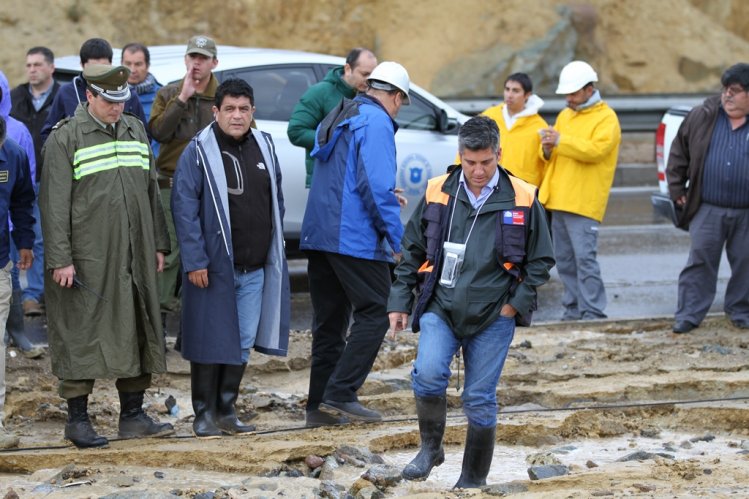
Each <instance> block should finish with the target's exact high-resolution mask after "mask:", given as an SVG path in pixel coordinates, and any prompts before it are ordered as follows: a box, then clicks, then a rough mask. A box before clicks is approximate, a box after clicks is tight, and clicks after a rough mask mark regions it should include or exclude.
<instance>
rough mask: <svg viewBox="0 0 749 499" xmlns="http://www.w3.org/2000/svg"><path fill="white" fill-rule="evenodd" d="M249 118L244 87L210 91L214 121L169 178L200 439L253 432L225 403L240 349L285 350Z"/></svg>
mask: <svg viewBox="0 0 749 499" xmlns="http://www.w3.org/2000/svg"><path fill="white" fill-rule="evenodd" d="M254 112H255V98H254V94H253V91H252V87H250V85H249V84H247V82H245V81H244V80H239V79H229V80H226V81H225V82H223V83H222V84H221V85H219V86H218V88H217V89H216V98H215V104H214V107H213V113H214V115H215V117H216V121H215V122H214V123H213V124H211V125H210V126H208V127H206V128H205V129H203V130H202V131H201V132H200V133H199V134H198V135H197V137H196V138H195V139H194V140H192V141H191V142H190V144H189V145H188V146H187V148H186V149H185V150H184V152H183V153H182V155H181V156H180V159H179V163H178V165H177V171H176V172H175V175H174V188H173V190H172V212H173V213H174V226H175V229H176V231H177V239H178V241H179V245H180V250H181V252H180V255H181V258H182V269H183V274H182V301H183V303H182V356H183V357H184V358H185V359H187V360H189V361H190V375H191V381H192V404H193V409H194V411H195V419H194V420H193V425H192V427H193V432H194V433H195V435H196V436H197V437H200V438H215V437H219V436H221V435H222V434H228V435H233V434H241V433H248V432H251V431H254V430H255V427H254V426H253V425H244V424H242V422H240V421H239V419H237V413H236V410H235V407H234V406H235V403H236V400H237V397H238V394H239V387H240V384H241V382H242V376H243V374H244V370H245V366H246V365H247V361H248V360H249V357H250V349H252V348H255V350H257V351H259V352H263V353H266V354H271V355H286V351H287V348H288V341H289V309H290V301H289V300H290V298H289V281H288V270H287V266H286V256H285V253H284V242H283V215H284V205H283V191H282V189H281V169H280V167H279V165H278V158H277V157H276V152H275V146H274V145H273V140H272V139H271V136H270V135H269V134H267V133H265V132H261V131H258V130H257V129H253V128H250V124H251V123H252V115H253V113H254Z"/></svg>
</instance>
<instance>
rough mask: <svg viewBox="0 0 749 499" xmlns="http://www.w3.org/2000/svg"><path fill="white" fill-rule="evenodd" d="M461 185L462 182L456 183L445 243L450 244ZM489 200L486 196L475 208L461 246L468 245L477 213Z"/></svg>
mask: <svg viewBox="0 0 749 499" xmlns="http://www.w3.org/2000/svg"><path fill="white" fill-rule="evenodd" d="M462 185H463V182H458V188H457V189H456V191H455V201H453V209H452V211H451V212H450V224H449V225H448V227H447V242H450V233H451V232H452V230H453V217H454V216H455V205H457V204H458V193H459V192H460V188H461V186H462ZM488 199H489V196H486V197H485V198H484V200H483V201H481V204H480V205H479V206H478V208H476V216H475V217H473V223H471V228H470V229H468V235H467V236H466V240H465V242H464V243H463V245H465V246H467V245H468V239H469V238H470V237H471V233H472V232H473V226H474V225H476V220H477V219H478V218H479V213H481V208H483V207H484V203H486V201H487V200H488Z"/></svg>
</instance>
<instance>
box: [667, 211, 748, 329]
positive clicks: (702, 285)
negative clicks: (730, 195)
mask: <svg viewBox="0 0 749 499" xmlns="http://www.w3.org/2000/svg"><path fill="white" fill-rule="evenodd" d="M689 237H690V239H691V240H692V244H691V246H690V248H689V259H688V260H687V264H686V266H685V267H684V269H683V270H682V271H681V274H680V275H679V301H678V305H677V309H676V320H677V321H689V322H691V323H692V324H700V323H701V322H702V320H703V319H704V318H705V316H706V315H707V313H708V311H709V310H710V306H711V305H712V304H713V301H714V300H715V293H716V290H717V285H718V267H719V266H720V258H721V255H722V253H723V248H724V247H725V249H726V256H727V257H728V263H729V265H730V266H731V278H730V279H729V280H728V285H727V286H726V296H725V300H724V303H723V307H724V310H725V312H726V314H727V315H728V316H729V317H730V318H731V319H733V320H739V321H746V320H749V209H747V208H723V207H720V206H715V205H711V204H707V203H703V204H702V205H701V206H700V208H699V210H697V213H696V214H695V215H694V218H693V219H692V220H691V221H690V222H689Z"/></svg>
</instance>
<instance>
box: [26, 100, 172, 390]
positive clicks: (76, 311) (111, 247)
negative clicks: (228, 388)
mask: <svg viewBox="0 0 749 499" xmlns="http://www.w3.org/2000/svg"><path fill="white" fill-rule="evenodd" d="M43 155H44V171H43V173H42V180H41V184H40V193H39V209H40V211H41V217H42V234H43V237H44V256H45V269H46V270H47V271H46V272H45V283H44V288H45V300H46V305H47V318H48V327H49V329H48V337H49V347H50V352H51V357H52V372H53V373H54V374H55V376H57V377H58V378H60V379H65V380H77V379H97V378H130V377H135V376H140V375H141V374H145V373H156V372H163V371H164V370H165V368H166V362H165V358H164V337H163V334H162V331H161V320H160V314H159V299H158V288H157V286H156V251H157V250H158V251H161V252H165V253H168V252H169V238H168V235H167V231H166V220H165V217H164V211H163V208H162V205H161V199H160V197H159V188H158V185H157V183H156V170H155V168H154V160H153V155H152V153H151V150H150V148H149V146H148V138H147V137H146V132H145V129H144V128H143V125H142V123H140V122H139V121H138V120H137V118H135V117H133V116H130V115H126V114H123V115H122V117H121V118H120V121H119V122H118V123H117V128H116V137H114V136H113V135H112V134H111V132H108V131H105V130H104V128H103V127H102V126H101V125H100V124H99V123H97V122H96V121H95V120H94V119H93V118H92V117H91V115H90V114H89V112H88V106H87V105H82V106H78V109H76V112H75V115H74V117H73V118H70V119H68V120H66V121H63V122H61V123H60V124H58V125H57V126H56V127H55V129H54V130H53V132H52V134H51V135H50V137H49V139H48V140H47V142H46V143H45V145H44V150H43ZM71 264H72V265H74V267H75V272H76V277H78V278H79V279H80V281H82V282H83V283H84V284H85V285H86V286H87V288H88V289H84V288H82V287H80V286H79V287H73V288H63V287H61V286H60V285H58V284H57V283H55V282H54V281H53V280H52V270H53V269H56V268H61V267H66V266H68V265H71ZM97 294H98V295H100V296H101V297H98V296H97Z"/></svg>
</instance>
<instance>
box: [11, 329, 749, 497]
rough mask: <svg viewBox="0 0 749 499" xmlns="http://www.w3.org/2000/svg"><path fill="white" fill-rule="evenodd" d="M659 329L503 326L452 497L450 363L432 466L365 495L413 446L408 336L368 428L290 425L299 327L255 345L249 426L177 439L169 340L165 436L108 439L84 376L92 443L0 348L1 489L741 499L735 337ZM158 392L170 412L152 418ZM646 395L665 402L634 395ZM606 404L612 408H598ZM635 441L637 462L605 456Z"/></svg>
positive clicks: (377, 392)
mask: <svg viewBox="0 0 749 499" xmlns="http://www.w3.org/2000/svg"><path fill="white" fill-rule="evenodd" d="M670 326H671V322H670V320H665V319H663V320H649V321H628V322H627V321H617V322H589V323H565V324H548V325H542V326H536V327H533V328H529V329H519V330H518V331H517V333H516V337H515V341H514V342H513V347H512V349H511V351H510V354H509V357H508V359H507V364H506V367H505V370H504V373H503V376H502V379H501V382H500V386H499V387H498V394H499V397H500V399H501V403H502V410H503V414H500V415H499V416H498V423H499V426H498V431H497V451H496V452H495V458H494V462H493V465H492V470H491V472H490V475H489V478H488V482H489V484H490V487H489V488H487V489H484V490H483V491H479V490H472V491H451V490H450V489H451V486H452V484H453V483H455V481H456V480H457V476H458V474H459V472H460V461H461V455H462V443H463V439H464V436H465V424H466V423H465V419H464V418H463V417H462V413H461V409H460V396H459V395H460V393H459V392H458V391H457V389H456V388H455V386H456V384H457V382H458V379H457V376H456V374H455V369H454V373H453V378H454V379H453V381H452V382H451V387H450V389H449V392H448V400H449V407H450V409H449V419H448V430H447V433H446V444H447V447H446V452H447V461H446V462H445V464H444V465H442V466H441V467H439V468H435V470H434V471H433V473H432V476H431V477H430V478H429V479H428V480H426V481H424V482H400V483H395V484H390V485H385V484H384V483H385V482H384V481H378V480H375V479H374V478H372V480H373V481H375V482H377V484H378V485H379V486H380V488H379V489H378V488H376V487H372V484H371V482H367V481H363V480H362V479H360V476H361V475H362V474H364V473H365V472H366V471H367V470H369V469H371V468H373V467H374V468H375V469H378V470H379V471H380V472H382V473H384V474H385V475H387V474H388V470H392V469H394V468H400V467H402V466H403V465H404V464H405V463H406V462H408V460H409V459H410V458H411V457H412V456H413V455H414V453H415V452H416V448H417V447H416V446H417V443H418V430H417V424H416V421H415V417H414V413H415V409H414V403H413V396H412V393H411V390H410V386H409V371H410V363H411V361H412V360H413V358H414V357H415V353H416V344H417V335H414V334H409V333H405V334H402V335H401V336H400V337H399V338H398V339H397V341H395V342H386V343H385V344H384V345H383V347H382V348H381V351H380V355H379V357H378V360H377V363H376V366H375V369H374V371H373V373H372V374H371V375H370V377H369V379H368V380H367V382H366V384H365V386H364V387H363V389H362V390H361V399H362V401H363V402H365V403H366V404H367V405H369V406H371V407H373V408H376V409H378V410H380V411H382V412H383V414H384V415H385V417H386V421H384V422H383V423H379V424H359V425H349V426H342V427H335V428H330V427H329V428H318V429H305V428H304V409H303V407H304V401H305V400H304V399H305V394H306V388H307V382H308V375H309V369H308V367H309V344H310V334H309V332H308V331H297V332H295V333H293V335H292V342H291V347H290V353H289V356H288V357H287V358H276V357H266V356H263V355H260V354H255V353H253V356H252V360H251V363H250V366H249V368H248V370H247V372H246V374H245V378H244V383H243V386H242V393H241V396H240V402H239V404H238V406H239V409H240V413H241V417H243V418H245V419H252V423H254V424H256V425H257V427H258V432H257V433H256V434H253V435H250V436H246V437H225V438H222V439H219V440H209V441H205V440H197V439H195V438H193V437H192V435H191V423H192V408H191V404H190V394H189V386H190V378H189V365H188V364H187V363H186V362H184V361H183V360H182V359H181V358H180V356H179V354H177V353H176V352H174V350H173V349H172V348H171V347H170V350H169V352H168V365H169V372H168V373H166V374H163V375H159V376H157V377H156V379H155V382H154V387H155V388H154V389H152V390H149V392H148V393H147V397H146V402H147V404H148V409H147V410H148V412H149V413H150V414H152V415H155V416H158V417H159V418H160V419H161V420H162V421H169V422H171V423H173V424H174V425H175V427H176V430H177V436H176V437H172V438H164V439H151V440H128V441H117V440H116V439H115V438H114V437H115V436H116V434H117V427H116V420H117V415H118V411H119V405H118V401H117V393H116V391H115V389H114V386H113V383H112V382H111V381H100V382H97V386H96V388H95V393H94V395H93V396H92V398H91V404H90V409H91V413H92V415H93V421H94V425H95V427H96V428H97V429H98V430H99V432H100V433H102V434H104V435H106V436H108V437H111V439H112V442H111V444H110V446H109V447H108V448H105V449H96V450H77V449H75V448H74V447H72V446H70V445H69V444H67V443H66V442H65V441H64V440H63V439H62V431H63V426H64V421H65V411H66V406H65V404H64V402H63V401H62V400H61V399H59V398H58V396H57V393H56V380H55V378H54V377H53V376H52V375H51V374H50V372H49V361H48V359H46V358H45V359H43V360H41V361H39V360H29V359H25V358H23V357H22V356H20V355H15V356H10V357H9V358H8V376H7V378H8V399H7V402H6V413H7V422H6V426H8V427H9V428H11V429H12V430H13V431H15V432H16V434H18V435H20V436H21V448H20V449H18V450H15V451H12V452H0V497H2V496H5V497H14V495H13V492H15V493H16V494H17V495H18V496H19V497H101V496H109V497H118V498H124V497H175V496H181V497H199V498H201V499H204V498H210V497H294V498H296V497H310V498H311V497H346V494H347V493H350V494H351V496H354V497H367V498H370V497H420V498H426V497H490V496H497V495H502V494H512V495H514V496H517V497H597V496H615V497H621V496H639V497H702V496H711V497H729V496H731V497H746V496H747V495H749V478H748V477H749V455H748V454H747V453H749V450H747V449H749V403H747V399H749V332H747V331H745V330H744V331H741V330H738V329H736V328H734V327H733V326H732V325H731V324H730V322H728V321H727V320H726V319H725V318H724V317H722V316H721V317H710V318H709V319H708V320H707V321H706V322H705V323H704V324H703V326H702V327H700V328H699V329H697V330H695V332H694V333H693V334H689V335H680V336H677V335H674V334H672V333H671V332H670ZM11 353H13V352H11ZM461 375H462V374H461ZM169 396H172V397H174V398H175V399H176V402H177V406H178V408H179V413H178V414H177V415H176V416H172V415H170V414H168V413H167V409H166V404H165V401H166V399H167V397H169ZM727 399H734V400H727ZM700 400H702V401H703V402H695V401H700ZM705 400H709V401H705ZM656 401H657V402H674V403H665V404H664V403H661V404H658V405H639V404H641V403H647V402H656ZM679 401H682V402H683V401H691V402H690V403H676V402H679ZM617 405H620V406H621V405H625V406H627V407H624V408H617V409H606V408H602V406H617ZM548 409H561V410H548ZM637 451H643V454H640V455H639V456H636V457H639V460H638V459H634V460H630V461H620V459H621V458H624V457H626V456H630V455H631V454H633V453H635V452H637ZM644 453H648V454H644ZM313 456H318V457H319V458H321V459H316V458H315V457H313ZM322 462H324V463H325V464H323V465H322V466H319V464H320V463H322ZM378 462H384V463H385V466H384V467H383V466H382V465H379V466H378V465H377V464H376V463H378ZM532 464H562V465H564V466H565V467H566V471H567V472H568V474H567V475H564V476H559V477H553V478H547V479H543V480H536V481H531V480H529V475H528V473H527V468H529V467H530V466H531V465H532ZM388 465H389V466H390V467H392V468H390V467H388ZM6 494H8V495H6Z"/></svg>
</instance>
